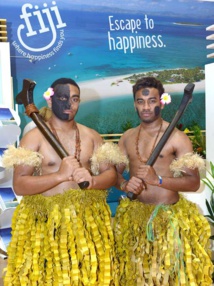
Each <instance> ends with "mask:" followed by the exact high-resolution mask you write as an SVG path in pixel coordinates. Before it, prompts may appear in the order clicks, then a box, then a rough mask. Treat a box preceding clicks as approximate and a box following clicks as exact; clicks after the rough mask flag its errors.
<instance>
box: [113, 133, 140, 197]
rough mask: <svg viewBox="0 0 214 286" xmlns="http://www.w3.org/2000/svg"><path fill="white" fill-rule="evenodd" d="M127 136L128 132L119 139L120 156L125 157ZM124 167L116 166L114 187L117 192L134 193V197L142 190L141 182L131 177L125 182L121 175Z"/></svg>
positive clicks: (121, 165) (122, 165)
mask: <svg viewBox="0 0 214 286" xmlns="http://www.w3.org/2000/svg"><path fill="white" fill-rule="evenodd" d="M128 136H129V130H128V131H127V132H125V133H124V134H123V136H122V137H121V138H120V140H119V142H118V146H119V148H120V151H121V152H122V154H124V155H125V156H127V150H126V144H125V142H126V138H127V137H128ZM125 168H126V166H125V165H124V164H120V165H117V183H116V184H115V187H116V188H117V189H118V190H121V191H123V192H125V193H129V192H131V193H134V194H136V195H139V194H140V193H141V192H142V190H143V189H144V184H143V181H142V180H141V179H139V178H137V177H135V176H132V177H131V178H130V179H129V180H126V179H125V178H124V177H123V173H124V171H125Z"/></svg>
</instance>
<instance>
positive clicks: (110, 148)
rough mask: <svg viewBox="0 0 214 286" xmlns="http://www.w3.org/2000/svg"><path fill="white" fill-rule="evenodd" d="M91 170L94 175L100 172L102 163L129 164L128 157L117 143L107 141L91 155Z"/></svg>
mask: <svg viewBox="0 0 214 286" xmlns="http://www.w3.org/2000/svg"><path fill="white" fill-rule="evenodd" d="M90 160H91V172H92V174H93V175H98V174H99V167H100V164H103V163H105V164H111V165H119V164H124V165H125V166H126V167H127V166H128V163H129V161H128V158H127V157H126V156H125V155H124V154H122V152H121V151H120V149H119V147H118V145H117V144H115V143H112V142H106V143H104V144H102V145H101V146H100V147H98V148H97V150H95V152H94V154H93V155H92V157H91V159H90Z"/></svg>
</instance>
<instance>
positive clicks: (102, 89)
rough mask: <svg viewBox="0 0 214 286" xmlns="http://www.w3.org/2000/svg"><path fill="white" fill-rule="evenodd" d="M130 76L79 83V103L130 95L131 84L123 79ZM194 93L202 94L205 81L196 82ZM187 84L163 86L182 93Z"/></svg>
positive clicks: (169, 90)
mask: <svg viewBox="0 0 214 286" xmlns="http://www.w3.org/2000/svg"><path fill="white" fill-rule="evenodd" d="M129 76H131V75H124V76H114V77H106V78H98V79H94V80H90V81H84V82H80V83H79V86H80V89H81V101H82V102H85V101H91V100H99V99H102V98H110V97H118V96H126V95H130V94H132V84H131V83H130V82H129V81H128V80H126V79H125V78H127V77H129ZM194 84H195V88H194V92H203V91H204V89H205V80H202V81H200V82H196V83H194ZM186 85H187V83H175V84H165V85H164V88H165V91H166V92H168V93H173V92H183V90H184V88H185V86H186Z"/></svg>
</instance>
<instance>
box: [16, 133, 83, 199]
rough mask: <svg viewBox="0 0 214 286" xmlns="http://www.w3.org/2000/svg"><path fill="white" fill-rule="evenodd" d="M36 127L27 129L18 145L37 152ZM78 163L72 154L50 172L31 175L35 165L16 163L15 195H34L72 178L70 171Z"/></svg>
mask: <svg viewBox="0 0 214 286" xmlns="http://www.w3.org/2000/svg"><path fill="white" fill-rule="evenodd" d="M40 136H41V135H40V132H38V130H37V129H33V130H31V131H29V132H28V133H27V134H26V135H25V136H24V137H23V138H22V140H21V142H20V147H23V148H26V149H28V150H32V151H35V152H38V150H39V148H40V144H41V141H42V140H44V138H42V137H40ZM77 167H79V163H78V162H77V160H76V159H75V158H74V157H73V156H68V157H66V158H64V159H63V160H62V162H61V165H60V167H59V169H58V170H57V171H56V172H53V173H51V174H45V175H41V176H33V174H34V172H35V167H33V166H27V165H24V164H22V165H16V166H15V167H14V175H13V187H14V191H15V193H16V194H17V195H21V196H24V195H34V194H39V193H43V192H45V191H47V190H50V189H51V188H53V187H55V186H57V185H58V184H60V183H62V182H65V181H70V180H72V173H73V171H74V169H75V168H77Z"/></svg>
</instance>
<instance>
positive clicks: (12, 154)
mask: <svg viewBox="0 0 214 286" xmlns="http://www.w3.org/2000/svg"><path fill="white" fill-rule="evenodd" d="M44 97H45V98H46V100H49V101H50V105H51V108H52V115H51V117H50V119H49V120H48V121H47V124H48V126H49V128H50V129H51V131H52V133H53V134H54V135H55V137H56V138H57V139H58V141H59V142H60V143H61V144H62V146H63V147H64V149H65V150H66V151H67V153H68V154H69V156H67V157H66V158H64V159H63V160H61V159H60V157H59V156H58V155H57V153H56V152H55V150H54V149H53V148H52V146H51V145H50V143H49V142H48V141H47V140H46V139H45V138H44V137H43V135H42V133H41V132H40V131H39V129H38V128H37V127H36V128H34V129H32V130H31V131H29V132H27V133H26V135H25V136H24V137H23V138H22V140H21V142H20V147H19V148H17V149H15V148H14V147H10V148H9V149H8V151H7V152H6V153H5V155H4V161H5V162H6V161H7V162H8V161H9V162H10V165H14V166H15V167H14V185H13V186H14V190H15V192H16V194H17V195H21V196H23V199H22V201H21V203H20V205H19V206H18V207H17V209H16V211H15V215H14V220H13V224H12V229H13V235H12V240H11V242H10V245H9V248H8V267H7V271H6V276H5V279H4V283H5V284H4V285H34V284H35V285H39V286H44V285H77V286H84V285H91V286H93V285H94V286H95V285H106V286H108V285H109V286H110V285H111V286H112V285H118V284H117V271H116V268H117V264H116V259H115V252H114V239H113V233H112V230H111V227H110V219H111V218H110V211H109V207H108V205H107V203H106V196H107V191H106V189H107V188H109V187H111V186H112V185H114V184H115V183H116V180H117V175H116V169H115V167H114V164H118V163H121V162H124V160H125V156H119V149H118V147H117V146H116V145H115V144H113V143H105V144H103V140H102V138H101V136H100V135H99V134H98V133H97V132H96V131H95V130H92V129H90V128H88V127H86V126H84V125H82V124H79V123H77V122H76V121H75V120H74V119H75V116H76V114H77V112H78V109H79V104H80V89H79V86H78V85H77V83H76V82H75V81H74V80H72V79H69V78H60V79H58V80H56V81H54V82H53V84H52V85H51V87H50V88H48V90H47V92H45V93H44ZM85 181H87V182H89V186H88V188H87V189H86V190H80V188H79V185H78V184H79V183H82V182H85Z"/></svg>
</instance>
